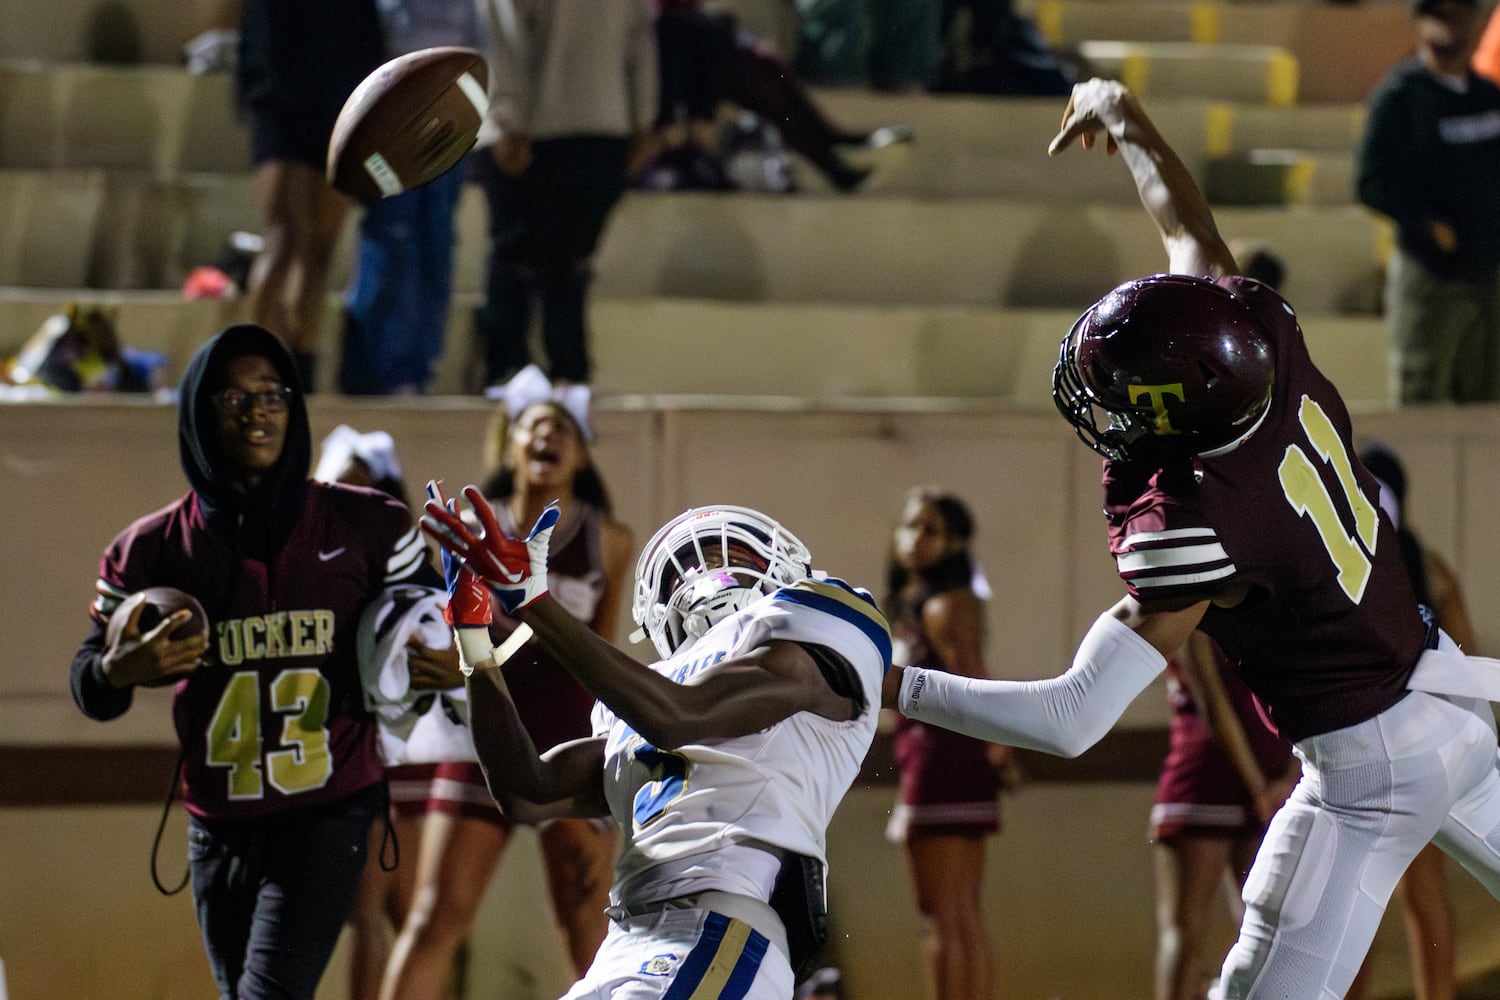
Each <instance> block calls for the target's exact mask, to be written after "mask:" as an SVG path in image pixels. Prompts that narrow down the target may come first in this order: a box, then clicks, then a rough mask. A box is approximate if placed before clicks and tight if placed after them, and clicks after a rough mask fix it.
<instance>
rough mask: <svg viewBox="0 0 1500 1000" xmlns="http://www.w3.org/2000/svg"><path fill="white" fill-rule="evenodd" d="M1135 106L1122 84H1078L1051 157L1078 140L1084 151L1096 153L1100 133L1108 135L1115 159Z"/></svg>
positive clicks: (1107, 147) (1107, 143) (1107, 149)
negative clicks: (1095, 145)
mask: <svg viewBox="0 0 1500 1000" xmlns="http://www.w3.org/2000/svg"><path fill="white" fill-rule="evenodd" d="M1134 106H1135V97H1134V95H1132V94H1131V93H1130V89H1129V88H1128V87H1126V86H1125V85H1124V84H1123V83H1120V82H1119V81H1118V80H1101V79H1098V78H1095V79H1093V80H1087V81H1085V82H1083V83H1079V84H1074V86H1073V93H1072V94H1070V95H1069V96H1068V106H1067V109H1066V110H1064V111H1063V119H1062V129H1061V130H1060V131H1059V132H1058V133H1057V135H1056V136H1054V137H1053V139H1052V142H1051V144H1050V145H1048V146H1047V155H1048V156H1056V155H1057V154H1058V153H1060V152H1062V151H1063V150H1064V149H1067V148H1068V147H1069V146H1071V145H1072V144H1073V140H1074V139H1077V140H1078V141H1079V143H1080V144H1081V145H1082V146H1083V148H1084V149H1093V148H1094V143H1095V142H1096V141H1097V140H1098V133H1100V132H1103V133H1104V142H1105V147H1104V148H1105V152H1107V153H1109V154H1110V155H1113V154H1114V153H1115V152H1117V151H1118V150H1119V148H1120V145H1119V143H1120V139H1121V138H1123V137H1124V134H1125V126H1126V124H1127V121H1128V118H1129V114H1130V112H1131V110H1132V109H1133V107H1134Z"/></svg>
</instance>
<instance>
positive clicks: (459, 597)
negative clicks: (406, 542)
mask: <svg viewBox="0 0 1500 1000" xmlns="http://www.w3.org/2000/svg"><path fill="white" fill-rule="evenodd" d="M427 499H428V500H433V501H436V502H437V503H438V504H439V505H441V506H442V507H443V509H444V510H446V511H448V512H449V513H450V514H452V515H453V516H454V517H457V516H458V502H457V501H455V500H445V499H444V497H443V493H442V488H441V487H439V486H438V484H437V483H435V482H428V484H427ZM429 534H430V532H429ZM438 552H439V554H440V555H441V556H442V560H443V582H444V583H446V584H447V586H448V606H447V607H445V608H444V609H443V619H444V620H445V621H447V623H448V624H449V625H453V626H456V627H458V628H487V627H488V626H489V624H490V621H491V620H492V619H493V618H494V609H493V606H492V604H491V601H490V591H489V588H488V587H486V586H485V585H484V581H483V580H481V579H479V577H478V576H476V575H475V574H474V571H473V570H471V569H470V568H469V566H468V564H467V563H465V562H464V561H463V559H461V558H459V557H458V556H456V555H454V554H453V553H452V552H450V551H448V550H447V549H446V548H439V550H438Z"/></svg>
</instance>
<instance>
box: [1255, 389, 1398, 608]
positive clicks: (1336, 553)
mask: <svg viewBox="0 0 1500 1000" xmlns="http://www.w3.org/2000/svg"><path fill="white" fill-rule="evenodd" d="M1297 420H1298V422H1299V423H1300V424H1301V425H1302V430H1303V432H1304V433H1305V434H1306V435H1307V440H1308V442H1309V443H1311V445H1312V447H1313V450H1314V451H1316V452H1317V455H1318V457H1319V458H1320V459H1321V460H1322V461H1323V463H1324V464H1326V465H1328V466H1330V467H1332V469H1333V472H1334V475H1335V476H1336V477H1337V479H1338V484H1339V488H1340V491H1341V492H1342V493H1343V495H1344V499H1345V500H1346V501H1347V502H1348V504H1349V509H1350V511H1351V512H1352V513H1353V514H1354V534H1353V535H1350V534H1349V532H1348V530H1347V529H1346V528H1345V527H1344V523H1343V521H1341V520H1340V519H1339V515H1338V510H1337V509H1336V508H1335V506H1334V502H1333V495H1332V494H1331V493H1329V491H1328V487H1327V485H1326V484H1325V483H1324V481H1323V477H1322V476H1321V475H1319V473H1318V467H1317V466H1315V465H1314V464H1313V462H1312V459H1310V458H1308V457H1307V453H1306V452H1305V451H1303V450H1302V449H1301V448H1299V447H1298V446H1297V445H1295V444H1294V445H1291V446H1289V447H1288V448H1287V450H1286V455H1285V457H1283V458H1282V460H1281V467H1280V469H1278V470H1277V472H1278V474H1279V476H1280V478H1281V489H1282V492H1283V493H1284V494H1285V495H1286V499H1287V503H1289V504H1291V505H1292V509H1293V510H1295V511H1296V512H1297V514H1298V516H1305V517H1307V518H1309V519H1310V520H1311V521H1312V523H1313V527H1314V528H1316V529H1317V532H1318V537H1319V538H1321V539H1322V540H1323V547H1324V548H1325V549H1327V550H1328V556H1329V558H1330V559H1332V560H1333V564H1334V566H1335V567H1337V569H1338V571H1339V586H1340V587H1342V588H1343V590H1344V593H1346V594H1348V595H1349V599H1350V600H1351V601H1353V602H1354V603H1355V604H1358V603H1359V601H1360V598H1362V597H1363V596H1364V593H1365V585H1366V584H1368V583H1369V582H1370V568H1371V561H1370V559H1371V557H1372V556H1373V555H1374V554H1375V542H1376V539H1377V537H1378V535H1377V525H1378V521H1377V517H1376V513H1375V505H1374V504H1372V503H1371V502H1370V500H1369V498H1368V497H1366V496H1365V495H1364V493H1362V492H1361V491H1360V488H1359V484H1358V483H1357V482H1355V479H1354V466H1353V465H1352V463H1350V461H1349V453H1348V451H1347V450H1346V449H1345V448H1344V442H1343V440H1342V439H1341V438H1340V437H1339V434H1338V431H1337V430H1336V429H1335V428H1334V426H1333V422H1332V421H1331V420H1329V419H1328V414H1326V413H1324V412H1323V408H1322V407H1321V406H1319V405H1318V404H1317V403H1315V402H1313V401H1312V400H1311V399H1309V398H1308V397H1306V396H1303V397H1302V405H1301V406H1299V407H1298V408H1297Z"/></svg>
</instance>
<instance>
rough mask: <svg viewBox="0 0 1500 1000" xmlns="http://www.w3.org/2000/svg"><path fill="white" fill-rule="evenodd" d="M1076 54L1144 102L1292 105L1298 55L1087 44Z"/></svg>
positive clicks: (1241, 48)
mask: <svg viewBox="0 0 1500 1000" xmlns="http://www.w3.org/2000/svg"><path fill="white" fill-rule="evenodd" d="M1078 54H1079V56H1080V57H1081V58H1082V59H1083V60H1084V61H1085V63H1087V65H1088V66H1089V68H1090V70H1091V71H1092V72H1093V73H1094V74H1095V75H1097V76H1102V77H1107V78H1110V79H1115V80H1121V81H1123V82H1124V83H1125V84H1126V85H1127V86H1129V87H1130V89H1131V90H1133V91H1135V92H1136V93H1137V94H1138V95H1140V96H1141V97H1142V98H1145V99H1146V100H1148V101H1154V100H1155V99H1157V98H1159V97H1200V98H1201V97H1207V98H1212V99H1215V100H1221V101H1244V102H1250V103H1262V104H1269V105H1272V106H1274V107H1290V106H1291V105H1293V104H1296V103H1297V96H1298V95H1297V85H1298V81H1297V74H1298V67H1297V57H1296V56H1295V55H1293V54H1292V53H1291V52H1290V51H1289V50H1287V49H1285V48H1283V47H1281V46H1279V45H1249V44H1244V45H1225V44H1216V45H1205V44H1201V43H1198V42H1131V41H1085V42H1080V43H1079V44H1078Z"/></svg>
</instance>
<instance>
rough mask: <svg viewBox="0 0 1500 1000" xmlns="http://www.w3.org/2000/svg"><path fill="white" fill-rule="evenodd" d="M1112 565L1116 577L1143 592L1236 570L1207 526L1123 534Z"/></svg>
mask: <svg viewBox="0 0 1500 1000" xmlns="http://www.w3.org/2000/svg"><path fill="white" fill-rule="evenodd" d="M1115 565H1116V568H1117V569H1118V571H1119V574H1120V579H1122V580H1124V581H1125V583H1126V584H1127V585H1128V586H1129V587H1130V588H1131V590H1133V591H1135V592H1136V593H1138V594H1143V595H1164V594H1166V593H1168V592H1174V593H1175V592H1178V591H1180V590H1182V589H1184V588H1193V587H1200V586H1202V585H1204V584H1214V583H1216V582H1218V581H1221V580H1225V579H1227V578H1229V577H1231V576H1233V575H1234V574H1235V573H1236V572H1237V570H1236V567H1235V565H1234V560H1232V559H1230V558H1229V553H1228V552H1226V551H1224V546H1223V544H1222V543H1221V542H1220V541H1219V536H1218V535H1217V534H1215V533H1214V530H1213V529H1212V528H1207V527H1194V528H1174V529H1170V530H1166V531H1138V532H1135V533H1133V534H1129V535H1126V536H1125V539H1124V541H1122V542H1121V543H1120V546H1119V548H1118V549H1117V550H1116V552H1115ZM1209 589H1210V590H1212V589H1214V588H1212V587H1210V588H1209Z"/></svg>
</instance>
